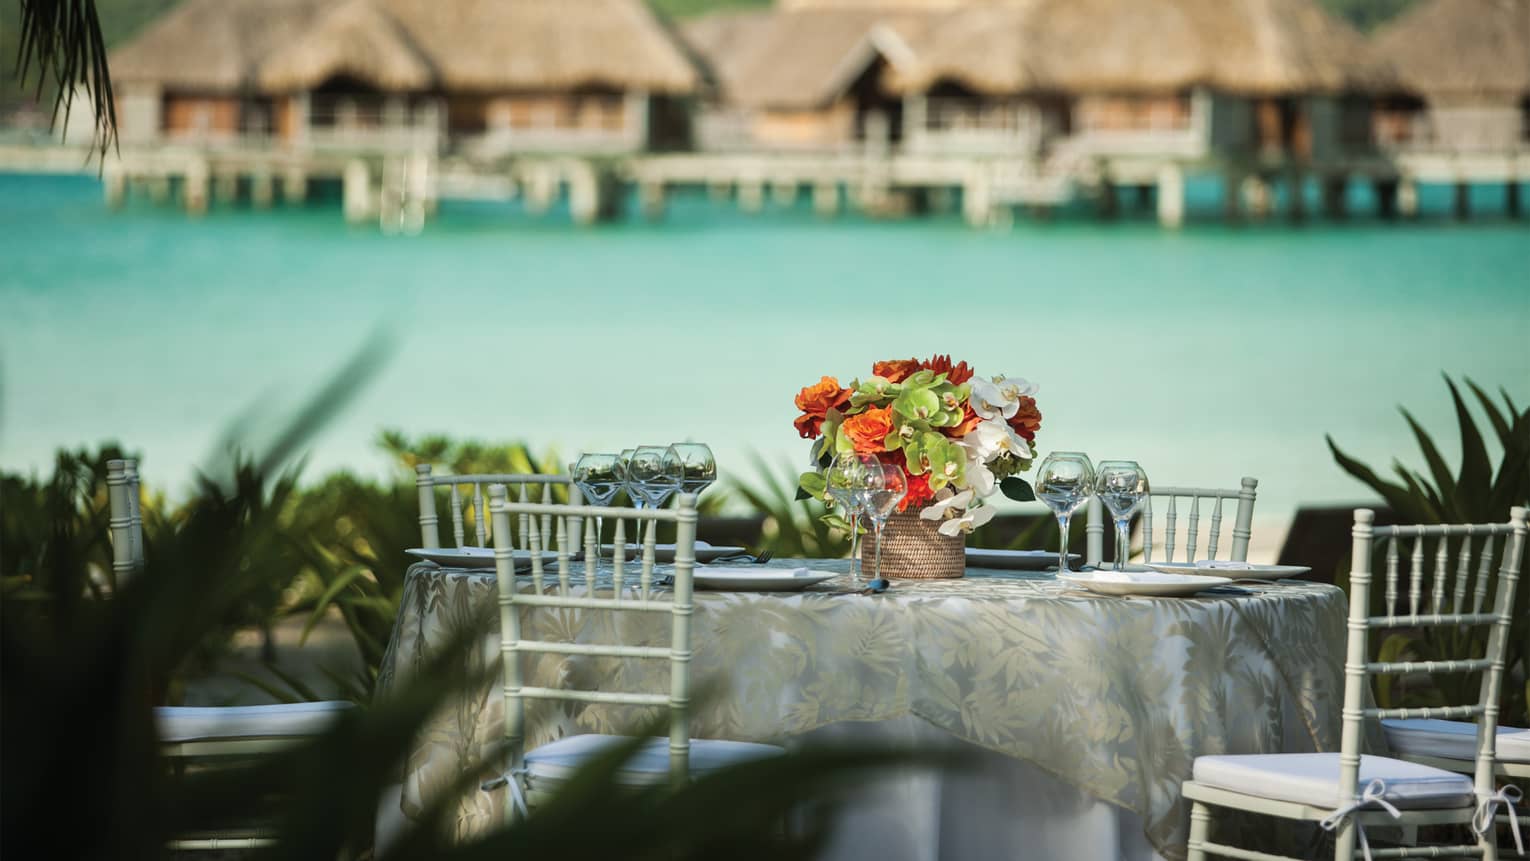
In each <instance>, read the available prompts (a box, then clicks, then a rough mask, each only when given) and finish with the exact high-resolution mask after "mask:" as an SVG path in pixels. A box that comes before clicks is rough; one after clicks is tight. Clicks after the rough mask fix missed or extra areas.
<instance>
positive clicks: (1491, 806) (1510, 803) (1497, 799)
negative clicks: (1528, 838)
mask: <svg viewBox="0 0 1530 861" xmlns="http://www.w3.org/2000/svg"><path fill="white" fill-rule="evenodd" d="M1523 798H1524V795H1523V794H1521V793H1520V791H1519V787H1517V786H1513V785H1510V786H1505V787H1504V788H1502V789H1500V790H1498V791H1497V792H1495V793H1493V794H1492V795H1489V796H1487V797H1486V798H1484V799H1482V801H1481V802H1480V803H1479V804H1478V805H1477V812H1476V813H1474V814H1473V815H1472V830H1473V831H1475V832H1476V833H1477V836H1478V837H1482V836H1484V835H1486V834H1487V833H1488V832H1489V831H1491V830H1492V828H1493V819H1494V818H1495V813H1496V808H1497V807H1498V805H1500V804H1502V805H1503V807H1504V812H1505V813H1507V814H1509V829H1510V830H1511V831H1513V832H1514V848H1515V849H1517V850H1518V851H1519V854H1521V855H1523V854H1525V843H1524V841H1523V840H1521V839H1520V836H1519V817H1518V816H1516V815H1515V813H1514V805H1516V804H1518V803H1519V802H1520V800H1521V799H1523Z"/></svg>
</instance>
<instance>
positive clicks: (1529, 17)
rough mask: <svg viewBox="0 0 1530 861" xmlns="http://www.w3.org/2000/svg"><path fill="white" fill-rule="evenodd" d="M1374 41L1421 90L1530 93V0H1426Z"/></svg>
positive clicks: (1410, 85)
mask: <svg viewBox="0 0 1530 861" xmlns="http://www.w3.org/2000/svg"><path fill="white" fill-rule="evenodd" d="M1374 43H1375V45H1376V48H1377V50H1378V51H1379V52H1380V54H1381V56H1382V57H1384V58H1386V59H1387V60H1389V61H1390V62H1391V63H1392V66H1393V67H1394V68H1395V69H1396V70H1397V74H1398V77H1399V78H1400V80H1401V83H1402V86H1403V87H1404V88H1406V89H1408V90H1410V91H1412V92H1414V93H1417V94H1419V95H1427V96H1436V97H1439V96H1445V97H1449V96H1467V97H1471V96H1482V95H1498V96H1507V97H1523V96H1524V94H1526V93H1530V0H1426V2H1424V3H1420V4H1419V5H1417V6H1414V7H1413V8H1412V9H1410V10H1408V11H1407V12H1406V13H1404V14H1403V15H1402V16H1401V17H1399V18H1397V19H1396V20H1394V21H1391V22H1388V23H1387V24H1386V25H1385V26H1384V27H1382V28H1381V29H1380V30H1378V31H1377V33H1376V35H1375V37H1374Z"/></svg>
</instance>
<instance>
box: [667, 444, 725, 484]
mask: <svg viewBox="0 0 1530 861" xmlns="http://www.w3.org/2000/svg"><path fill="white" fill-rule="evenodd" d="M670 448H672V449H674V450H675V452H676V453H677V454H679V455H680V492H681V493H694V494H696V495H697V496H700V495H701V492H702V491H703V490H706V489H707V488H709V487H711V486H712V484H713V483H714V482H716V481H717V459H716V458H714V457H713V456H712V449H711V448H710V447H708V446H707V444H706V443H700V442H677V443H675V444H674V445H672V446H670Z"/></svg>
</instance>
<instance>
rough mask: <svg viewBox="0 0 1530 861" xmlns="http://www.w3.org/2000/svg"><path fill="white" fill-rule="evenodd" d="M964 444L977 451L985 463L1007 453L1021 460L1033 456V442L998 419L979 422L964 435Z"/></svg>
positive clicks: (970, 449)
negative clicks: (1027, 440) (1029, 441)
mask: <svg viewBox="0 0 1530 861" xmlns="http://www.w3.org/2000/svg"><path fill="white" fill-rule="evenodd" d="M962 446H963V447H965V448H966V449H967V450H968V451H976V452H977V453H978V455H979V456H980V457H981V459H982V462H983V463H989V462H991V461H992V460H993V459H994V458H996V457H999V456H1001V455H1005V454H1008V455H1010V456H1012V457H1017V458H1020V459H1021V460H1029V459H1030V457H1031V444H1030V443H1028V442H1026V441H1025V437H1023V436H1021V435H1019V434H1017V433H1015V431H1014V429H1013V428H1011V427H1010V426H1009V425H1007V424H1005V423H1004V422H1003V421H1001V420H998V419H990V420H987V421H981V422H978V426H977V427H976V428H973V429H972V432H971V433H969V434H967V435H966V436H964V437H962Z"/></svg>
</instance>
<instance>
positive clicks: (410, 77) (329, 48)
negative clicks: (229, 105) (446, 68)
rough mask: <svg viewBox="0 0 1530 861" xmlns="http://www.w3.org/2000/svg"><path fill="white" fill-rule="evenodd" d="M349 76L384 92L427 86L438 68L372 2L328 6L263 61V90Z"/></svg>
mask: <svg viewBox="0 0 1530 861" xmlns="http://www.w3.org/2000/svg"><path fill="white" fill-rule="evenodd" d="M339 75H346V76H349V77H352V78H356V79H358V80H362V81H367V82H369V83H371V84H372V85H374V86H376V87H378V88H379V89H384V90H393V91H410V90H427V89H430V88H431V87H432V86H434V85H435V82H436V72H435V69H434V68H433V67H432V66H431V63H430V61H429V60H428V59H426V57H425V55H424V54H423V53H421V51H420V49H419V47H418V46H416V45H415V44H414V41H413V40H412V39H410V38H409V34H407V33H406V32H404V29H403V28H402V27H401V26H399V23H398V21H396V20H394V18H393V16H392V15H390V14H388V13H387V12H385V11H383V10H382V9H381V8H379V7H378V6H377V4H375V3H373V2H371V0H348V2H345V3H342V4H340V5H339V6H336V7H334V8H333V9H330V10H327V11H326V12H325V13H324V14H323V15H321V16H320V17H319V20H318V22H317V23H316V24H315V26H313V27H312V28H311V29H309V30H307V31H306V32H305V33H303V35H302V36H300V37H298V39H297V40H296V41H294V42H292V43H290V44H288V45H285V46H283V47H281V48H279V49H277V50H276V51H275V52H274V53H273V54H272V55H271V56H270V57H268V58H267V59H266V60H265V62H263V63H261V64H260V68H259V74H258V76H257V82H258V84H259V86H260V88H261V89H263V90H307V89H313V88H314V87H317V86H319V85H320V84H323V83H324V82H325V81H327V80H329V79H330V78H333V77H336V76H339Z"/></svg>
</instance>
